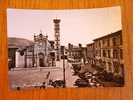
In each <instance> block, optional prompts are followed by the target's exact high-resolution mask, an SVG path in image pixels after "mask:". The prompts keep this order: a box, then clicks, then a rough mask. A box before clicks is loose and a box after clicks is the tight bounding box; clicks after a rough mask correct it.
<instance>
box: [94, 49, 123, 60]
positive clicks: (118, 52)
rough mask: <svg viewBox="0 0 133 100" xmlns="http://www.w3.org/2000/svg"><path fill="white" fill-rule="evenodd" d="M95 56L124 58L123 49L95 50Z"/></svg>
mask: <svg viewBox="0 0 133 100" xmlns="http://www.w3.org/2000/svg"><path fill="white" fill-rule="evenodd" d="M94 55H95V56H99V57H107V58H114V59H123V49H101V50H96V51H95V54H94Z"/></svg>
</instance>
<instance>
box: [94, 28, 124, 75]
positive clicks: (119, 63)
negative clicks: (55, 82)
mask: <svg viewBox="0 0 133 100" xmlns="http://www.w3.org/2000/svg"><path fill="white" fill-rule="evenodd" d="M93 46H94V49H95V50H94V55H95V64H96V65H97V66H99V67H101V68H103V69H105V70H106V71H107V72H112V73H114V74H119V75H123V72H124V71H123V67H124V65H123V64H124V60H123V46H122V31H121V30H120V31H117V32H114V33H111V34H108V35H105V36H103V37H100V38H97V39H95V40H94V45H93Z"/></svg>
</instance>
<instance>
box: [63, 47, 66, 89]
mask: <svg viewBox="0 0 133 100" xmlns="http://www.w3.org/2000/svg"><path fill="white" fill-rule="evenodd" d="M64 51H65V47H64V46H63V81H64V88H65V87H66V73H65V72H66V69H65V55H64Z"/></svg>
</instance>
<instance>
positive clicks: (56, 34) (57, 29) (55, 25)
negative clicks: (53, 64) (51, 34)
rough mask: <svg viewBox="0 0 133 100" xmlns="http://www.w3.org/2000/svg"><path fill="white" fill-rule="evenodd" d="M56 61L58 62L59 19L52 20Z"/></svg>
mask: <svg viewBox="0 0 133 100" xmlns="http://www.w3.org/2000/svg"><path fill="white" fill-rule="evenodd" d="M53 22H54V31H55V49H56V61H60V58H61V57H60V19H54V20H53Z"/></svg>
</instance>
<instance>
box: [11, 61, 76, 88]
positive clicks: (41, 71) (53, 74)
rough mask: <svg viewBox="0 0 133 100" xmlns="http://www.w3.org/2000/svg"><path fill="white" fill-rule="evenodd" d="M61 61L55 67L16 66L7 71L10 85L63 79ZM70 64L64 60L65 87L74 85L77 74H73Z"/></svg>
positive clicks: (26, 85)
mask: <svg viewBox="0 0 133 100" xmlns="http://www.w3.org/2000/svg"><path fill="white" fill-rule="evenodd" d="M62 66H63V61H61V62H60V65H59V66H57V67H56V68H55V67H54V68H53V67H49V68H48V67H47V68H27V69H25V68H20V69H19V68H16V69H14V70H12V71H9V80H10V86H11V87H12V88H13V87H14V86H16V85H17V86H20V87H31V86H37V85H41V84H42V83H43V82H48V80H63V68H62ZM71 67H72V65H71V64H70V63H68V62H67V61H65V69H66V71H65V74H66V87H74V86H73V84H74V82H75V80H76V79H77V78H78V76H73V73H72V68H71ZM48 73H49V75H48Z"/></svg>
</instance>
